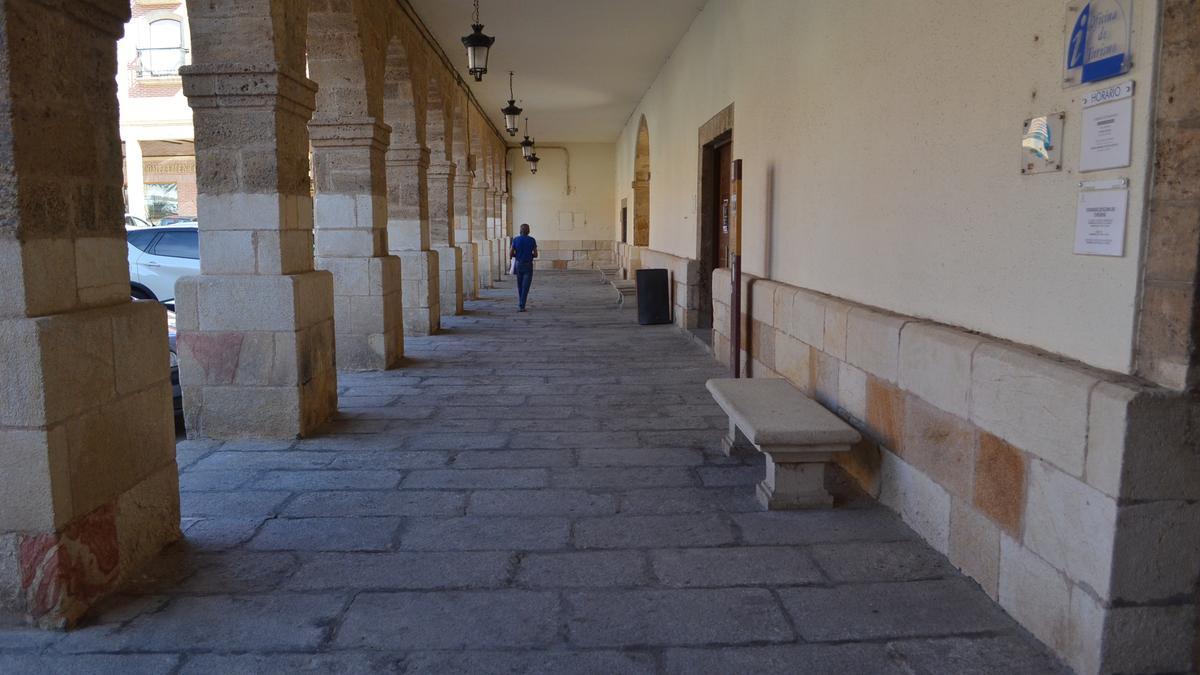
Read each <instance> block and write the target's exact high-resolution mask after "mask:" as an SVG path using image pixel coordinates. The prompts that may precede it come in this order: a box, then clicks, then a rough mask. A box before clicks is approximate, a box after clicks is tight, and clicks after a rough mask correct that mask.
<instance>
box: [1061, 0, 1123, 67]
mask: <svg viewBox="0 0 1200 675" xmlns="http://www.w3.org/2000/svg"><path fill="white" fill-rule="evenodd" d="M1132 29H1133V0H1090V1H1089V2H1084V3H1080V2H1072V3H1071V5H1070V6H1068V7H1067V23H1066V31H1065V32H1066V43H1067V44H1066V54H1065V60H1064V63H1063V86H1064V87H1071V86H1075V85H1079V84H1087V83H1088V82H1099V81H1100V80H1107V79H1108V78H1110V77H1116V76H1118V75H1121V74H1123V73H1126V72H1129V69H1130V67H1132V65H1133V62H1132V60H1131V59H1130V50H1129V44H1130V36H1131V31H1132Z"/></svg>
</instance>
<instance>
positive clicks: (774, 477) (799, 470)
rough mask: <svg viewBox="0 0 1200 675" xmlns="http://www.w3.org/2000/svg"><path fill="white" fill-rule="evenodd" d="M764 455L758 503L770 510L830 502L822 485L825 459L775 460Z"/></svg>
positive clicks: (818, 505)
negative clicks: (762, 477)
mask: <svg viewBox="0 0 1200 675" xmlns="http://www.w3.org/2000/svg"><path fill="white" fill-rule="evenodd" d="M764 454H766V456H767V477H766V478H764V479H763V481H762V482H761V483H759V484H758V503H759V504H761V505H762V507H763V508H764V509H768V510H771V511H777V510H783V509H819V508H828V507H829V506H832V505H833V495H831V494H829V491H828V490H826V489H825V463H826V462H825V461H824V460H821V461H807V462H796V461H791V462H778V461H776V460H775V459H774V458H773V457H772V456H771V454H770V453H764Z"/></svg>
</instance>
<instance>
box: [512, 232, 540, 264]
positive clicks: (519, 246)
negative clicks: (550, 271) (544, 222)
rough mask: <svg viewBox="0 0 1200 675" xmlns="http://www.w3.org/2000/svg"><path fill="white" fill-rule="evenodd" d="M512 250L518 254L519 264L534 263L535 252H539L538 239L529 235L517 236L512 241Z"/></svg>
mask: <svg viewBox="0 0 1200 675" xmlns="http://www.w3.org/2000/svg"><path fill="white" fill-rule="evenodd" d="M512 248H513V250H514V251H516V252H517V262H519V263H528V262H533V252H534V251H535V250H537V239H534V238H533V237H531V236H529V235H527V234H521V235H517V236H516V237H515V238H514V239H513V240H512Z"/></svg>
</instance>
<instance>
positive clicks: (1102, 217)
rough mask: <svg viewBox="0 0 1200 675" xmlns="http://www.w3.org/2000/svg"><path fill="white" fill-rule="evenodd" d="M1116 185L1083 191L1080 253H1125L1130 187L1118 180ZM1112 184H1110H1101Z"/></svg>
mask: <svg viewBox="0 0 1200 675" xmlns="http://www.w3.org/2000/svg"><path fill="white" fill-rule="evenodd" d="M1114 185H1119V186H1120V187H1116V188H1115V189H1087V186H1086V184H1085V188H1084V189H1083V190H1081V191H1080V192H1079V205H1078V208H1077V209H1076V211H1075V253H1077V254H1079V255H1106V256H1115V257H1118V258H1119V257H1121V256H1123V255H1125V217H1126V213H1127V211H1128V208H1129V188H1128V187H1125V181H1124V180H1121V181H1117V182H1115V183H1114ZM1099 187H1101V188H1109V187H1110V185H1101V186H1099Z"/></svg>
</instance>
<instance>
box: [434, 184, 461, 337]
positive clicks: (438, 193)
mask: <svg viewBox="0 0 1200 675" xmlns="http://www.w3.org/2000/svg"><path fill="white" fill-rule="evenodd" d="M427 175H428V177H429V180H428V182H427V184H428V185H429V243H430V247H431V248H432V249H433V250H434V251H437V254H438V266H439V270H440V274H439V280H438V283H439V285H440V292H441V306H442V316H454V315H456V314H462V313H463V271H462V268H463V262H462V250H461V249H459V248H458V247H457V246H455V245H454V162H447V161H445V160H433V161H430V163H429V170H428V174H427Z"/></svg>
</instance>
